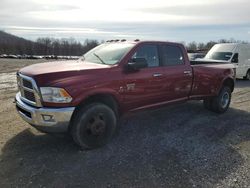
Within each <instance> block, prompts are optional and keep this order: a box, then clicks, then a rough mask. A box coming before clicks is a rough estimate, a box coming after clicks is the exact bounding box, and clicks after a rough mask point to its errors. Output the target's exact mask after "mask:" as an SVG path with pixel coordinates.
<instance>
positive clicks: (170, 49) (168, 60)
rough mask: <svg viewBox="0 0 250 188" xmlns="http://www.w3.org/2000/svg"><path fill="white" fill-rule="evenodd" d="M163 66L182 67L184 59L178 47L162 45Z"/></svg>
mask: <svg viewBox="0 0 250 188" xmlns="http://www.w3.org/2000/svg"><path fill="white" fill-rule="evenodd" d="M162 64H163V66H171V65H183V64H184V57H183V54H182V51H181V48H179V47H178V46H171V45H164V46H163V48H162Z"/></svg>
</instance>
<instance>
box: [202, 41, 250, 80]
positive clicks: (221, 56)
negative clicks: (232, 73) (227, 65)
mask: <svg viewBox="0 0 250 188" xmlns="http://www.w3.org/2000/svg"><path fill="white" fill-rule="evenodd" d="M205 59H207V60H217V61H218V60H221V61H228V62H231V63H234V64H235V67H236V78H244V79H248V80H250V44H240V43H226V44H216V45H214V46H213V47H212V48H211V50H210V51H209V52H208V53H207V55H206V56H205Z"/></svg>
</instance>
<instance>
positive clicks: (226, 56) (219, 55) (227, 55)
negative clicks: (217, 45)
mask: <svg viewBox="0 0 250 188" xmlns="http://www.w3.org/2000/svg"><path fill="white" fill-rule="evenodd" d="M232 55H233V53H232V52H213V53H210V54H208V55H207V56H206V59H212V60H221V61H229V60H230V59H231V57H232Z"/></svg>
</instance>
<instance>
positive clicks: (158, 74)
mask: <svg viewBox="0 0 250 188" xmlns="http://www.w3.org/2000/svg"><path fill="white" fill-rule="evenodd" d="M161 76H162V74H161V73H154V74H153V77H161Z"/></svg>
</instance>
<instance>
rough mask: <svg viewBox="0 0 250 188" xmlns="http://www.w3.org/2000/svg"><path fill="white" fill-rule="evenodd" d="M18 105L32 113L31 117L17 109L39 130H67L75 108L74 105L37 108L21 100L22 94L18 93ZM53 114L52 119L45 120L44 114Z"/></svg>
mask: <svg viewBox="0 0 250 188" xmlns="http://www.w3.org/2000/svg"><path fill="white" fill-rule="evenodd" d="M15 100H16V105H17V106H18V107H19V108H21V109H23V110H24V111H27V112H29V113H30V114H31V118H30V117H28V116H27V115H25V114H24V113H22V112H21V111H20V110H18V108H17V111H18V113H19V115H20V116H21V118H22V119H23V120H24V121H26V122H28V123H29V124H31V125H32V126H33V127H35V128H37V129H38V130H41V131H45V132H53V133H61V132H67V131H68V126H69V123H70V119H71V116H72V114H73V112H74V110H75V108H74V107H66V108H45V107H44V108H36V107H32V106H29V105H28V104H26V103H24V102H23V101H22V100H21V94H20V92H18V93H17V94H16V98H15ZM46 115H47V116H53V120H52V121H45V120H44V119H43V116H46Z"/></svg>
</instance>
